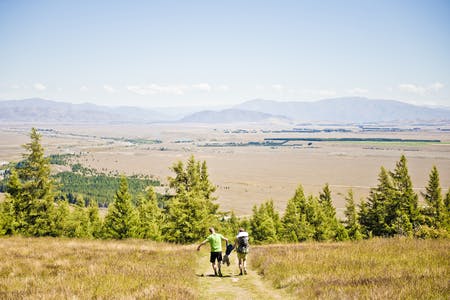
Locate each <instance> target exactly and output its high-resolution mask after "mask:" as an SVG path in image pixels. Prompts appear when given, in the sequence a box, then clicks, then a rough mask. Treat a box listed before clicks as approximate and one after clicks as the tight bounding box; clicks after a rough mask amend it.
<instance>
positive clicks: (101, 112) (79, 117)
mask: <svg viewBox="0 0 450 300" xmlns="http://www.w3.org/2000/svg"><path fill="white" fill-rule="evenodd" d="M164 119H166V117H165V116H164V115H162V114H160V113H157V112H155V111H152V110H147V109H143V108H138V107H128V106H123V107H107V106H99V105H94V104H89V103H85V104H72V103H65V102H57V101H50V100H43V99H39V98H33V99H24V100H12V101H0V121H3V122H50V123H53V122H58V123H61V122H65V123H113V122H114V123H115V122H126V123H144V122H154V121H158V120H164Z"/></svg>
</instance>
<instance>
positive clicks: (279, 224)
mask: <svg viewBox="0 0 450 300" xmlns="http://www.w3.org/2000/svg"><path fill="white" fill-rule="evenodd" d="M30 138H31V141H30V143H28V144H26V145H24V148H25V150H26V154H24V160H23V162H22V163H20V164H17V165H16V166H15V167H13V168H11V170H10V172H9V175H8V179H7V182H6V199H5V201H3V202H1V203H0V236H1V235H15V234H19V235H23V236H65V237H77V238H107V239H125V238H143V239H151V240H155V241H167V242H174V243H183V244H186V243H194V242H196V241H198V240H200V239H202V238H204V236H205V234H206V233H207V228H208V227H210V226H214V227H216V228H218V230H220V232H221V233H223V234H224V235H226V236H229V237H231V236H233V235H234V234H236V232H237V231H238V228H239V227H245V228H246V229H248V231H250V236H251V239H252V241H251V242H252V243H255V244H257V243H275V242H302V241H343V240H360V239H363V238H370V237H374V236H381V237H390V236H395V235H403V236H410V237H417V238H437V237H448V236H449V231H450V191H448V192H447V193H446V194H445V195H443V193H442V190H441V186H440V182H439V173H438V170H437V168H436V167H433V168H432V170H431V172H430V176H429V180H428V184H427V186H426V189H425V192H423V193H422V196H423V198H424V204H423V205H420V204H419V201H418V198H419V197H418V195H417V194H416V193H415V192H414V190H413V186H412V182H411V178H410V176H409V174H408V168H407V160H406V157H405V156H401V157H400V160H399V161H398V162H397V163H396V166H395V168H394V170H392V171H389V170H386V169H385V168H384V167H382V168H381V170H380V173H379V175H378V185H377V186H376V187H374V188H372V189H371V191H370V194H369V196H368V197H367V199H363V200H361V201H355V199H354V196H353V192H352V191H351V190H349V191H348V194H347V196H346V198H345V199H346V206H345V212H344V214H345V219H344V220H343V221H341V220H339V219H338V218H337V216H336V209H335V207H334V206H333V201H332V196H331V190H330V187H329V185H328V184H326V185H325V186H324V187H323V189H322V191H321V192H320V193H319V195H318V196H314V195H305V193H304V190H303V187H302V186H301V185H299V186H298V187H297V189H296V190H295V192H294V195H293V196H292V198H291V199H289V200H288V202H287V205H286V209H285V211H284V213H283V214H280V213H279V212H278V211H277V210H276V209H275V208H274V203H273V201H272V200H269V201H266V202H264V203H262V204H261V205H259V206H257V205H255V206H254V207H253V210H252V215H251V216H249V217H247V218H238V217H237V216H236V215H235V214H234V213H233V212H231V213H224V212H221V211H220V210H219V206H218V205H217V204H216V203H215V201H216V198H215V197H214V195H213V194H214V192H215V189H216V188H215V186H214V185H213V184H212V183H211V181H210V180H209V174H208V168H207V165H206V162H205V161H203V162H200V161H196V160H195V158H194V157H193V156H191V157H190V158H189V159H188V161H187V162H186V163H183V162H181V161H179V162H177V163H175V164H174V165H173V166H172V168H171V170H172V171H173V172H174V174H175V175H174V176H173V177H169V187H170V188H171V189H172V190H173V194H171V195H165V196H164V201H162V199H161V197H158V195H157V194H156V193H155V190H154V188H153V185H155V184H157V183H156V182H155V181H152V180H150V179H146V180H141V179H139V178H127V177H125V176H121V177H112V176H106V175H102V174H89V176H88V175H87V174H85V173H84V172H87V170H86V169H83V167H81V165H74V166H75V169H74V170H72V172H62V173H59V174H58V176H56V177H52V176H51V175H50V160H51V159H52V160H53V162H54V163H59V164H64V162H65V159H66V157H64V156H54V157H50V158H46V157H44V149H43V148H42V146H41V143H40V138H41V137H40V135H39V133H38V132H37V131H36V129H34V128H33V129H32V130H31V134H30ZM86 178H90V179H86ZM135 179H136V180H135ZM138 179H139V180H138ZM89 180H91V181H89ZM92 180H96V181H97V185H95V186H93V185H91V183H92ZM99 182H100V183H99ZM99 187H100V188H99ZM111 187H113V188H111ZM77 191H82V193H79V194H77V193H76V192H77ZM85 197H88V199H86V198H85ZM98 199H100V200H99V202H100V203H101V204H102V205H106V204H108V203H110V205H109V206H108V210H107V212H106V215H105V216H104V217H103V216H101V214H100V211H99V202H97V201H98ZM69 200H70V201H69ZM356 202H359V204H356Z"/></svg>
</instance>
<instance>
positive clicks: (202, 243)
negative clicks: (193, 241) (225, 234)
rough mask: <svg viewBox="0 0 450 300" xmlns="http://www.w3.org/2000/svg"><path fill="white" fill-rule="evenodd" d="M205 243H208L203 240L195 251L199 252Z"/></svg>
mask: <svg viewBox="0 0 450 300" xmlns="http://www.w3.org/2000/svg"><path fill="white" fill-rule="evenodd" d="M207 242H208V240H204V241H203V242H201V244H200V245H198V247H197V251H200V248H201V247H202V246H203V245H204V244H206V243H207Z"/></svg>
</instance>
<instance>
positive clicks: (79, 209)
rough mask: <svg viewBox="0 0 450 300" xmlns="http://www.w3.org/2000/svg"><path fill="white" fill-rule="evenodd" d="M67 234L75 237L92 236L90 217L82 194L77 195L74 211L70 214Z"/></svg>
mask: <svg viewBox="0 0 450 300" xmlns="http://www.w3.org/2000/svg"><path fill="white" fill-rule="evenodd" d="M66 234H67V236H68V237H74V238H89V237H92V235H91V233H90V228H89V218H88V215H87V211H86V208H85V203H84V199H83V197H82V196H81V195H77V197H76V202H75V205H73V211H72V212H71V213H70V214H69V216H68V219H67V226H66Z"/></svg>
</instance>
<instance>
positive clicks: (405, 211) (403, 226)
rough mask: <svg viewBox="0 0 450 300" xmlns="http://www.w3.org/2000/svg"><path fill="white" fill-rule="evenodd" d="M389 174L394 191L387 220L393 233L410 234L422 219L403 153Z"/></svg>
mask: <svg viewBox="0 0 450 300" xmlns="http://www.w3.org/2000/svg"><path fill="white" fill-rule="evenodd" d="M390 174H391V176H392V179H393V181H392V182H393V186H394V189H395V193H394V197H393V198H392V201H391V203H390V207H389V211H388V215H387V222H388V224H390V225H391V228H392V231H393V232H394V233H397V234H403V235H412V233H413V230H414V228H416V227H418V226H419V224H420V223H421V221H422V220H421V216H420V213H419V208H418V197H417V194H416V193H415V192H414V191H413V187H412V181H411V178H410V176H409V174H408V167H407V162H406V157H405V156H404V155H402V156H401V157H400V160H399V161H398V162H397V163H396V166H395V169H394V171H393V172H391V173H390Z"/></svg>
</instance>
